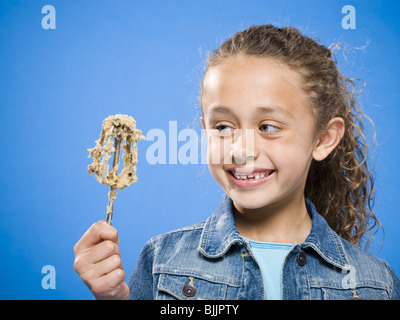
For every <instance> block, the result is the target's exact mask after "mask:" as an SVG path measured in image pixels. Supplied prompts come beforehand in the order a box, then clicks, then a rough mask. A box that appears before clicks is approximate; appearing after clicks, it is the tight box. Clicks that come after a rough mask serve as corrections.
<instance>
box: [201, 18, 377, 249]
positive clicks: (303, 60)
mask: <svg viewBox="0 0 400 320" xmlns="http://www.w3.org/2000/svg"><path fill="white" fill-rule="evenodd" d="M236 55H249V56H255V57H260V58H266V57H267V58H272V59H274V60H276V61H278V62H282V63H285V65H286V66H288V67H289V68H290V69H291V70H294V71H296V72H297V73H298V74H299V75H300V76H301V78H302V80H303V81H302V83H303V90H304V92H305V94H306V96H307V97H308V101H309V104H310V106H311V107H312V110H313V113H314V116H315V119H316V126H317V128H316V129H317V130H319V131H320V130H323V129H324V128H325V127H326V125H327V124H328V122H329V120H330V119H332V118H333V117H341V118H342V119H343V120H344V122H345V133H344V136H343V138H342V140H341V141H340V143H339V145H338V146H337V147H336V148H335V150H334V151H333V152H332V153H331V154H330V155H329V156H328V157H327V158H325V159H324V160H322V161H315V160H313V161H312V163H311V166H310V170H309V172H308V177H307V182H306V186H305V197H307V198H309V199H310V200H311V201H312V202H313V203H314V205H315V207H316V209H317V211H318V212H319V213H320V214H321V215H322V216H323V217H324V218H325V219H326V221H327V222H328V224H329V226H330V227H331V228H332V229H334V230H335V231H336V232H337V234H339V235H340V236H341V237H342V238H343V239H345V240H348V241H349V242H351V243H353V244H355V245H359V244H360V242H361V240H362V238H363V236H364V235H366V234H369V233H370V231H371V230H372V229H374V228H375V227H378V228H379V227H380V223H379V221H378V219H377V218H376V216H375V214H374V212H373V210H372V203H373V188H374V182H373V177H372V175H371V172H370V171H369V169H368V167H367V161H366V159H367V143H366V138H365V135H364V126H363V123H362V117H366V115H365V114H364V113H363V112H361V110H360V109H359V107H358V103H357V97H358V95H359V93H360V92H358V93H356V86H355V82H354V80H352V79H349V78H346V77H344V76H343V75H342V74H341V73H340V72H339V70H338V67H337V61H336V59H335V57H334V55H333V53H332V51H331V50H330V48H327V47H325V46H323V45H321V44H319V43H318V41H317V40H315V39H312V38H310V37H307V36H304V35H302V34H301V32H300V31H299V30H298V29H296V28H293V27H283V28H278V27H274V26H273V25H270V24H268V25H261V26H251V27H249V28H248V29H246V30H244V31H240V32H238V33H236V34H234V35H233V36H232V37H231V38H229V39H228V40H226V41H225V42H223V44H222V45H221V46H220V47H219V48H218V49H216V50H213V51H211V52H210V54H209V56H208V59H207V68H206V71H205V74H206V73H207V71H208V70H209V69H210V68H212V67H214V66H216V65H217V64H219V63H220V62H222V61H223V60H224V59H226V58H228V57H232V56H236ZM205 74H204V77H203V79H204V78H205ZM202 89H203V88H202V85H201V88H200V102H201V96H202ZM366 118H367V119H368V120H370V119H369V118H368V117H366ZM370 121H371V120H370ZM371 123H372V121H371ZM372 126H373V124H372Z"/></svg>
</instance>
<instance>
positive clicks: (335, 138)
mask: <svg viewBox="0 0 400 320" xmlns="http://www.w3.org/2000/svg"><path fill="white" fill-rule="evenodd" d="M343 135H344V120H343V119H342V118H340V117H335V118H332V119H331V120H330V121H329V123H328V125H327V127H326V129H325V130H323V131H322V132H321V134H320V136H319V138H318V140H317V143H316V145H315V147H314V150H313V153H312V155H313V158H314V160H316V161H322V160H324V159H325V158H326V157H327V156H328V155H329V154H330V153H331V152H332V151H333V150H334V149H335V148H336V146H337V145H338V144H339V142H340V140H341V139H342V138H343Z"/></svg>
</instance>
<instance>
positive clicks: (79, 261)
mask: <svg viewBox="0 0 400 320" xmlns="http://www.w3.org/2000/svg"><path fill="white" fill-rule="evenodd" d="M82 266H83V262H82V259H81V258H80V257H76V258H75V260H74V270H75V271H76V272H78V273H80V271H81V270H82Z"/></svg>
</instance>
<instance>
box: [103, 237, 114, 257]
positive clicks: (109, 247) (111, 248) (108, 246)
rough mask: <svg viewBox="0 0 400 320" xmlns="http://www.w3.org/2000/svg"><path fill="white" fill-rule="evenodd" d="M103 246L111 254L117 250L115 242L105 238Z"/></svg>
mask: <svg viewBox="0 0 400 320" xmlns="http://www.w3.org/2000/svg"><path fill="white" fill-rule="evenodd" d="M103 246H104V250H105V251H106V252H107V253H109V254H112V253H113V252H114V251H115V243H114V242H112V241H111V240H104V242H103Z"/></svg>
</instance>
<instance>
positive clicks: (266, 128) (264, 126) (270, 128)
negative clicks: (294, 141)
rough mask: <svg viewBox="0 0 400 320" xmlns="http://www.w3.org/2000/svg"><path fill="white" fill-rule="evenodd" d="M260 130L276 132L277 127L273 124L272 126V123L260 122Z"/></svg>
mask: <svg viewBox="0 0 400 320" xmlns="http://www.w3.org/2000/svg"><path fill="white" fill-rule="evenodd" d="M260 130H261V131H262V132H265V133H270V134H272V133H276V132H278V130H279V128H278V127H275V126H273V125H271V124H262V125H261V126H260Z"/></svg>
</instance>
